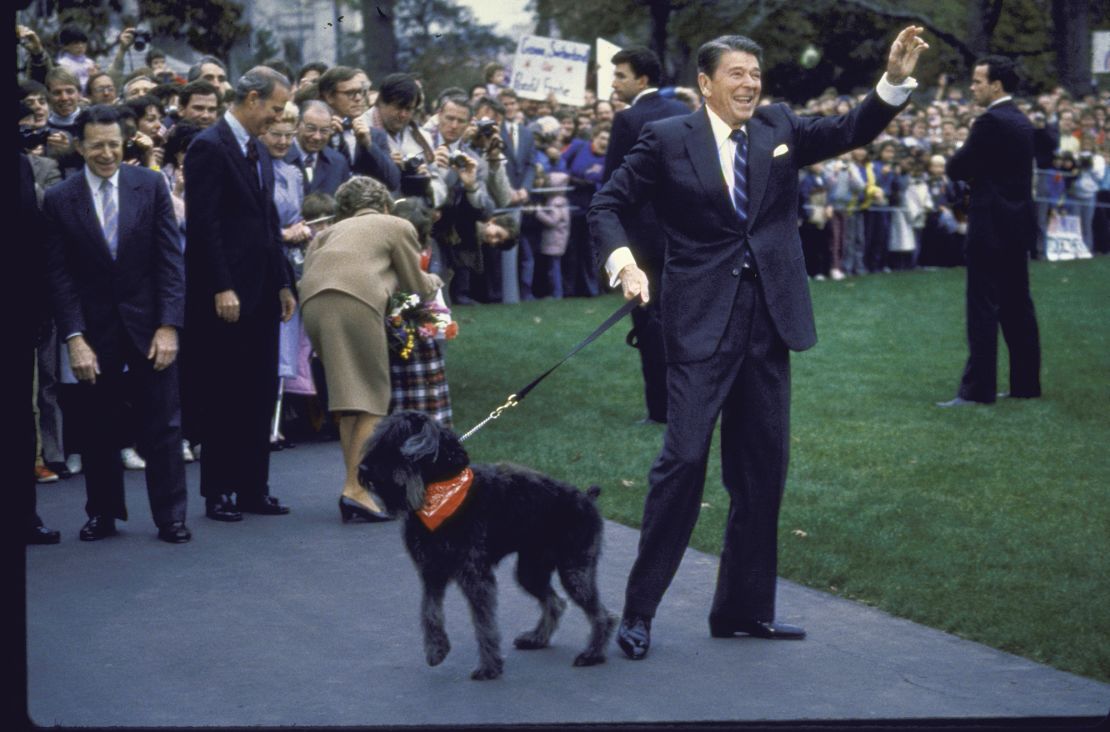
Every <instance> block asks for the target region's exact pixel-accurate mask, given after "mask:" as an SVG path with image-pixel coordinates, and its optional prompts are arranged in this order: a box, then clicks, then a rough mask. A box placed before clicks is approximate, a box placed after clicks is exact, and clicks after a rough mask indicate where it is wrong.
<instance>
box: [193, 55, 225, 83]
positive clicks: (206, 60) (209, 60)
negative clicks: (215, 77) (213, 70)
mask: <svg viewBox="0 0 1110 732" xmlns="http://www.w3.org/2000/svg"><path fill="white" fill-rule="evenodd" d="M205 64H215V65H216V66H219V67H220V68H221V69H223V72H224V73H225V74H226V73H227V66H225V65H224V62H223V61H221V60H219V59H218V58H216V57H215V56H201V59H200V61H197V62H196V63H195V64H193V65H192V66H190V67H189V72H188V76H187V77H186V81H196V80H197V79H199V78H200V67H201V66H204V65H205Z"/></svg>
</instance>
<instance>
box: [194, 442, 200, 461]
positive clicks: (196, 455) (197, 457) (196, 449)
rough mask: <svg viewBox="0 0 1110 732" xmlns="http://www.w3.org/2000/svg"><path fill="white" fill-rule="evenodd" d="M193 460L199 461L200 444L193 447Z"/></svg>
mask: <svg viewBox="0 0 1110 732" xmlns="http://www.w3.org/2000/svg"><path fill="white" fill-rule="evenodd" d="M193 459H194V460H200V443H199V442H198V443H197V444H195V445H193Z"/></svg>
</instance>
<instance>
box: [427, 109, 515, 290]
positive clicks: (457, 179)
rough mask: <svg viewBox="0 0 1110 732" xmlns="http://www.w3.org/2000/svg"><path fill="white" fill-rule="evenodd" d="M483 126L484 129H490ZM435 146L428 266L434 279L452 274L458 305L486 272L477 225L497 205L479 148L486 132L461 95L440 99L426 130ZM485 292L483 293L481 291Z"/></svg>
mask: <svg viewBox="0 0 1110 732" xmlns="http://www.w3.org/2000/svg"><path fill="white" fill-rule="evenodd" d="M492 126H495V125H493V124H492V123H491V124H487V125H485V126H484V127H483V128H482V129H488V128H491V127H492ZM425 132H426V133H427V135H428V137H430V138H431V139H432V140H433V141H434V142H435V143H437V144H436V148H435V153H434V156H433V159H432V164H431V165H430V166H428V168H429V172H430V174H431V176H432V180H431V190H432V199H433V204H434V207H435V208H436V209H438V213H439V218H438V219H437V221H436V222H435V225H434V227H433V230H432V261H431V264H430V267H429V269H430V270H431V271H432V272H435V273H437V274H443V273H445V272H447V271H451V272H452V273H453V276H452V277H450V278H448V277H446V276H445V277H444V279H450V281H451V298H452V301H453V302H454V303H456V304H459V305H467V304H471V303H473V302H475V299H474V293H473V292H472V289H477V288H479V285H481V284H482V283H481V282H480V281H478V280H477V279H476V278H480V277H481V276H482V274H483V273H484V272H485V267H484V263H483V259H482V250H481V242H480V241H479V240H478V237H477V233H476V229H475V224H476V223H478V222H480V221H484V220H486V219H488V218H489V217H490V216H492V215H493V209H494V207H495V206H496V205H497V204H496V201H495V199H494V197H493V196H491V194H490V185H489V183H490V178H491V175H492V176H493V177H494V179H495V180H497V177H498V176H497V172H495V171H491V166H490V163H489V161H488V160H487V159H486V157H485V155H484V154H483V150H482V149H480V148H479V147H477V146H476V144H477V145H488V137H489V133H488V132H481V131H480V129H479V127H478V126H477V125H475V124H474V123H473V122H472V121H471V110H470V107H469V106H468V105H467V100H466V97H465V95H464V94H462V93H461V91H460V92H459V93H453V92H452V90H448V92H447V93H445V94H442V95H440V102H439V109H438V110H437V112H436V126H435V129H434V131H428V129H427V128H426V129H425ZM499 172H500V188H499V190H500V191H501V195H503V196H504V195H506V194H507V188H508V181H507V179H506V178H505V177H504V171H503V170H501V171H499ZM482 289H484V288H482Z"/></svg>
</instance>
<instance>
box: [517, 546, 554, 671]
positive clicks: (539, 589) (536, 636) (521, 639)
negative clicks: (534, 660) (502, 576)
mask: <svg viewBox="0 0 1110 732" xmlns="http://www.w3.org/2000/svg"><path fill="white" fill-rule="evenodd" d="M554 570H555V568H554V567H553V566H551V565H550V564H545V563H543V562H542V561H540V560H537V559H535V558H534V557H533V556H529V555H526V554H524V553H523V552H522V553H521V554H520V555H519V557H518V558H517V563H516V579H517V582H519V583H520V586H521V587H523V588H524V589H525V590H526V591H527V592H528V593H529V594H531V595H533V596H535V598H536V599H537V600H539V601H540V620H539V622H538V623H537V624H536V627H535V628H534V629H532V630H530V631H528V632H527V633H521V634H520V635H518V636H517V637H516V639H515V640H513V645H515V646H516V647H517V648H519V649H520V650H523V651H531V650H535V649H537V648H547V646H548V645H550V643H551V636H552V635H553V634H554V633H555V628H557V627H558V626H559V618H560V617H562V615H563V611H564V610H565V609H566V607H567V603H566V600H564V599H563V598H561V597H559V596H558V595H557V594H555V590H553V589H552V588H551V573H552V572H553V571H554Z"/></svg>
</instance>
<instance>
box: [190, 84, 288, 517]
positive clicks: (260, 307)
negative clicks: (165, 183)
mask: <svg viewBox="0 0 1110 732" xmlns="http://www.w3.org/2000/svg"><path fill="white" fill-rule="evenodd" d="M289 88H290V87H289V80H288V79H286V78H285V77H284V76H282V75H281V74H279V73H278V72H276V71H274V70H273V69H271V68H269V67H266V66H256V67H254V68H253V69H251V70H250V71H248V72H247V73H245V74H244V75H243V76H242V77H240V79H239V81H238V82H237V83H236V84H235V102H234V103H233V104H232V105H231V108H230V109H228V111H227V112H226V113H225V114H224V116H223V117H221V118H220V120H219V121H217V122H216V124H214V125H212V126H211V127H209V128H208V129H206V130H205V131H204V132H202V133H200V134H199V135H197V137H196V139H195V140H193V143H192V144H191V145H190V146H189V154H188V155H187V156H186V157H185V178H186V180H188V181H189V184H188V185H187V186H186V187H185V210H186V214H187V216H188V220H189V226H188V229H187V231H186V247H185V269H186V276H187V279H186V284H187V288H186V300H185V318H186V324H187V328H186V341H185V344H184V350H183V357H184V359H185V369H186V380H185V386H186V389H185V391H186V401H185V403H186V406H187V407H188V408H189V409H191V410H196V411H195V415H194V416H193V418H194V419H195V420H196V426H197V431H198V437H199V441H200V443H201V457H200V494H201V495H202V496H204V500H205V515H206V516H208V518H210V519H214V520H216V521H240V520H242V518H243V516H242V514H243V512H247V513H257V514H265V515H280V514H286V513H289V509H288V507H286V506H284V505H282V504H281V503H280V502H279V501H278V499H277V498H275V497H273V496H271V495H270V488H269V476H270V418H271V415H272V414H273V411H274V402H275V400H276V398H277V393H278V376H277V367H278V322H279V320H280V321H288V320H289V318H291V317H292V315H293V310H294V307H295V305H296V303H295V301H294V299H293V292H292V287H293V284H292V277H291V272H290V270H289V267H288V264H287V260H286V259H285V256H284V255H283V254H282V244H281V229H280V227H279V222H278V216H277V210H276V208H275V207H274V199H273V192H274V168H273V162H272V160H271V159H270V157H269V156H268V155H260V154H259V147H260V146H261V144H262V143H260V142H259V140H258V136H259V135H261V134H262V133H263V132H265V131H266V130H267V129H268V128H269V127H270V125H271V124H273V123H274V122H275V121H276V120H277V119H279V118H280V117H281V115H282V113H283V111H284V109H285V103H286V101H287V100H288V99H289ZM232 494H235V495H236V500H235V502H234V503H232V500H231V496H232Z"/></svg>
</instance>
